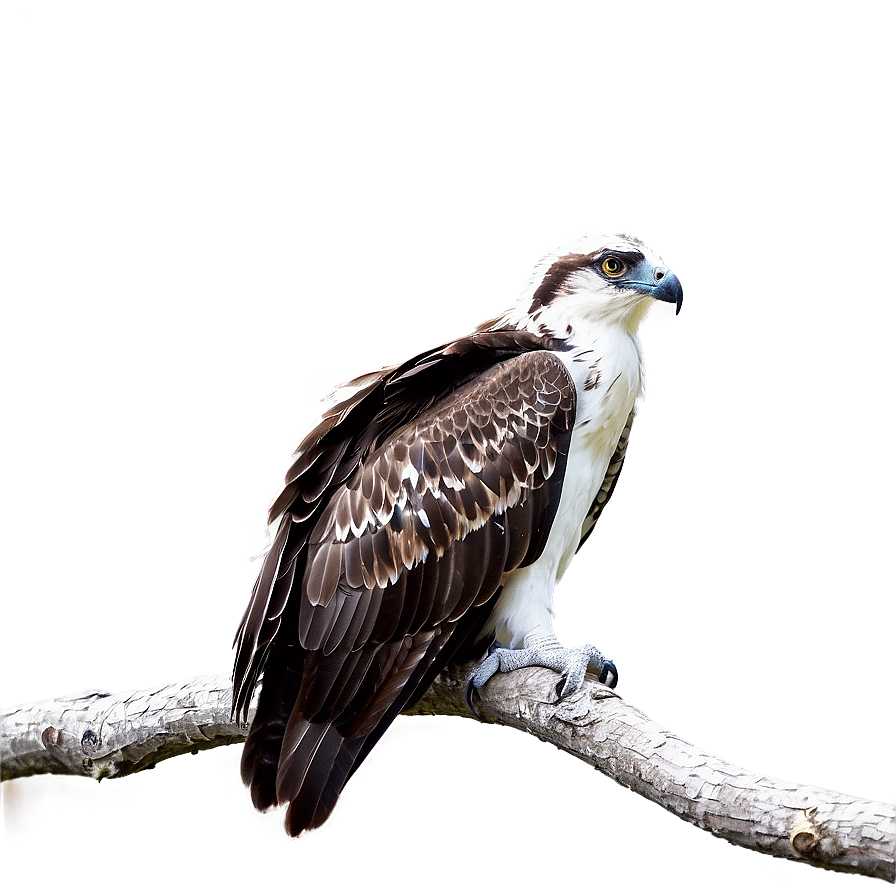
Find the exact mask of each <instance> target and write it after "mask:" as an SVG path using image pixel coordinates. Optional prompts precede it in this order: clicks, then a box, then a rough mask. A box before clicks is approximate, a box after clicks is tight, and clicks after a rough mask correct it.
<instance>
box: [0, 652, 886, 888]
mask: <svg viewBox="0 0 896 896" xmlns="http://www.w3.org/2000/svg"><path fill="white" fill-rule="evenodd" d="M470 671H471V669H470V667H457V668H450V669H449V670H447V671H446V672H445V673H444V674H443V675H441V676H440V677H439V678H438V679H437V681H436V682H435V684H434V685H433V687H432V688H431V689H430V690H429V692H428V693H427V694H426V695H425V696H424V698H423V699H422V700H421V701H420V702H419V703H418V704H417V705H416V706H414V707H413V708H411V709H409V710H408V712H407V714H409V715H421V714H437V715H458V716H466V717H475V716H473V714H472V713H471V712H470V710H469V708H468V707H467V705H466V702H465V700H464V690H465V684H466V679H467V676H468V675H469V673H470ZM557 681H558V676H557V675H556V674H555V673H553V672H551V671H549V670H547V669H539V668H536V669H520V670H518V671H517V672H512V673H507V674H505V675H496V676H495V677H494V678H493V679H492V680H491V681H490V682H489V684H488V685H487V686H486V687H485V688H483V690H482V692H481V693H480V694H479V696H478V698H477V702H476V706H477V710H478V713H479V717H480V718H481V720H482V721H485V722H494V723H497V724H501V725H507V726H510V727H512V728H517V729H518V730H521V731H526V732H528V733H530V734H534V735H535V736H536V737H538V738H540V739H542V740H546V741H548V742H550V743H552V744H554V745H556V746H557V747H559V748H560V749H562V750H565V751H566V752H568V753H571V754H572V755H573V756H576V757H577V758H579V759H581V760H582V761H584V762H587V763H588V764H589V765H592V766H593V767H594V768H596V769H598V770H599V771H601V772H603V773H604V774H606V775H608V776H610V777H611V778H613V780H615V781H617V782H618V783H620V784H622V785H623V786H625V787H628V788H630V789H632V790H634V791H636V792H637V793H639V794H641V795H642V796H645V797H647V798H648V799H650V800H652V801H653V802H655V803H657V804H658V805H660V806H662V807H663V808H664V809H667V810H668V811H670V812H672V813H673V814H675V815H677V816H679V817H680V818H682V819H684V820H686V821H689V822H691V824H694V825H696V826H697V827H700V828H702V829H703V830H707V831H710V832H711V833H713V834H715V835H716V836H718V837H722V838H724V839H726V840H728V841H729V842H731V843H734V844H737V845H738V846H744V847H746V848H749V849H754V850H758V851H759V852H765V853H768V854H770V855H775V856H780V857H783V858H788V859H793V860H796V861H803V862H808V863H810V864H813V865H817V866H820V867H823V868H828V869H832V870H837V871H850V872H855V873H858V874H864V875H868V876H871V877H879V878H882V879H884V880H888V881H894V880H896V806H893V805H889V804H885V803H881V802H875V801H872V800H867V799H861V798H858V797H852V796H847V795H845V794H841V793H837V792H835V791H831V790H825V789H822V788H818V787H812V786H807V785H802V784H793V783H790V782H787V781H780V780H777V779H774V778H769V777H767V776H765V775H759V774H755V773H753V772H750V771H747V770H745V769H742V768H739V767H738V766H736V765H732V764H731V763H729V762H726V761H725V760H723V759H720V758H719V757H717V756H712V755H710V754H709V753H706V752H704V751H703V750H700V749H699V748H697V747H695V746H693V745H692V744H689V743H688V742H687V741H684V740H682V739H681V738H680V737H678V736H677V735H675V734H672V733H671V732H669V731H667V730H665V729H663V728H661V727H660V726H659V725H657V724H656V723H655V722H652V721H651V720H650V719H648V718H647V717H646V716H645V715H644V714H643V713H642V712H641V711H640V710H638V709H636V708H635V707H633V706H631V705H630V704H628V703H626V702H625V701H624V700H622V699H621V698H620V697H619V695H618V694H617V693H616V692H615V691H612V690H610V689H609V688H606V687H604V686H603V685H600V684H598V683H597V682H596V681H593V680H591V679H589V680H587V681H586V683H585V686H584V687H583V688H582V689H581V690H580V691H579V692H578V693H576V694H574V695H572V696H570V697H567V698H566V699H565V700H563V701H561V702H558V701H557V698H556V692H555V687H556V685H557ZM230 698H231V689H230V679H229V677H228V676H226V675H216V676H202V677H199V678H194V679H191V680H190V681H186V682H182V683H180V684H175V685H170V686H167V687H164V688H157V689H152V690H145V691H127V692H123V693H119V694H113V695H110V694H98V693H92V692H91V693H81V694H74V695H70V696H68V697H62V698H59V699H56V700H47V701H42V702H39V703H32V704H24V705H22V706H17V707H14V708H12V709H9V710H4V711H3V714H2V740H0V756H2V778H3V780H9V779H12V778H18V777H24V776H27V775H35V774H71V775H86V776H89V777H93V778H97V779H100V778H105V777H109V778H114V777H121V776H123V775H128V774H132V773H134V772H138V771H141V770H142V769H144V768H150V767H152V766H153V765H155V764H156V763H157V762H161V761H162V760H163V759H168V758H170V757H172V756H177V755H180V754H182V753H188V752H191V753H195V752H197V751H199V750H204V749H210V748H212V747H217V746H222V745H224V744H232V743H238V742H240V741H242V740H244V739H245V734H246V732H245V729H243V728H240V727H239V726H238V725H236V724H234V723H233V722H231V720H230ZM251 712H254V706H253V707H252V710H251ZM250 718H251V713H250Z"/></svg>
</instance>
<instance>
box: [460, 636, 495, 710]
mask: <svg viewBox="0 0 896 896" xmlns="http://www.w3.org/2000/svg"><path fill="white" fill-rule="evenodd" d="M500 649H503V648H501V645H500V644H499V643H498V642H497V641H492V643H491V644H489V646H488V650H487V651H486V654H485V657H484V658H483V660H482V662H481V663H480V664H479V665H478V666H477V667H476V668H475V669H474V670H473V674H472V675H471V676H470V677H469V678H468V679H467V687H466V690H465V692H464V699H465V700H466V703H467V706H468V707H469V708H470V712H472V713H473V715H474V716H476V718H477V719H481V718H482V716H480V715H479V710H478V709H476V707H475V706H473V691H478V690H479V688H481V687H482V686H483V685H484V684H486V683H487V682H488V680H489V679H490V678H491V677H492V676H493V675H494V674H495V672H497V671H498V669H499V668H500V667H501V658H500V654H499V650H500Z"/></svg>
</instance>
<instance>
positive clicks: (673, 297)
mask: <svg viewBox="0 0 896 896" xmlns="http://www.w3.org/2000/svg"><path fill="white" fill-rule="evenodd" d="M656 297H657V298H658V299H659V300H660V301H661V302H669V303H670V304H672V305H674V306H675V314H676V316H677V315H678V314H679V312H680V311H681V306H682V303H683V302H684V290H683V289H682V288H681V283H680V282H679V280H678V277H676V276H675V274H673V273H672V272H671V271H670V272H669V273H668V274H666V276H665V277H663V279H662V282H661V283H660V285H659V287H658V289H657V293H656Z"/></svg>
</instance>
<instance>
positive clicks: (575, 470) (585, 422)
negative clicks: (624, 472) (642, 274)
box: [487, 328, 641, 647]
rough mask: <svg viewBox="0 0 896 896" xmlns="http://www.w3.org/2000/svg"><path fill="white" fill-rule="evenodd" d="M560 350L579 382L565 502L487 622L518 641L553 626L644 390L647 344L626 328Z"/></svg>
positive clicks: (509, 642)
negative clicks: (557, 593)
mask: <svg viewBox="0 0 896 896" xmlns="http://www.w3.org/2000/svg"><path fill="white" fill-rule="evenodd" d="M556 354H557V357H558V358H560V360H561V361H562V362H563V363H564V364H565V365H566V367H567V369H568V370H569V372H570V375H571V376H572V380H573V382H574V383H575V386H576V397H577V403H576V423H575V428H574V430H573V434H572V441H571V443H570V450H569V457H568V459H567V464H566V475H565V477H564V480H563V491H562V493H561V496H560V506H559V508H558V509H557V515H556V517H555V518H554V523H553V526H552V527H551V533H550V535H549V537H548V541H547V544H546V545H545V549H544V552H543V553H542V555H541V557H539V559H538V560H537V561H536V562H535V563H533V564H532V565H531V566H527V567H526V568H525V569H518V570H514V571H513V572H511V573H509V574H508V575H507V576H506V577H505V581H504V588H503V590H502V592H501V596H500V597H499V599H498V602H497V604H496V606H495V609H494V611H493V612H492V616H491V619H490V621H489V624H488V626H487V628H488V629H492V628H494V629H495V630H496V636H497V638H498V640H499V641H500V642H501V643H502V644H504V645H505V646H510V647H520V646H522V641H523V638H524V637H525V636H526V635H527V634H530V633H532V632H538V633H543V634H552V633H553V626H552V624H551V618H552V617H553V612H554V611H553V596H554V587H555V586H556V584H557V582H558V581H559V580H560V578H561V577H562V576H563V574H564V572H566V569H567V567H568V566H569V564H570V562H571V560H572V558H573V555H574V554H575V552H576V548H577V547H578V545H579V541H580V539H581V536H582V523H583V521H584V519H585V516H586V514H587V513H588V511H589V510H590V508H591V503H592V501H593V500H594V497H595V495H596V494H597V491H598V489H599V488H600V486H601V484H602V483H603V480H604V475H605V474H606V472H607V466H608V465H609V462H610V458H611V457H612V456H613V452H614V451H615V450H616V446H617V444H618V443H619V437H620V436H621V435H622V430H623V428H624V427H625V424H626V421H627V420H628V416H629V414H630V413H631V410H632V408H633V407H634V404H635V400H636V399H637V398H638V396H639V395H640V393H641V352H640V346H639V344H638V341H637V338H636V337H632V336H630V335H629V334H627V333H625V332H624V331H623V330H621V329H616V328H612V329H607V330H605V331H604V332H602V333H600V334H599V337H598V338H596V339H595V340H594V342H593V343H592V345H590V346H589V347H588V348H583V349H573V350H572V351H568V352H557V353H556Z"/></svg>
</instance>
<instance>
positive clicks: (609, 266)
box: [600, 255, 625, 277]
mask: <svg viewBox="0 0 896 896" xmlns="http://www.w3.org/2000/svg"><path fill="white" fill-rule="evenodd" d="M600 268H601V270H602V271H603V272H604V273H605V274H606V275H607V276H608V277H621V276H622V275H623V274H624V273H625V262H623V261H620V260H619V259H618V258H616V257H615V256H613V255H611V256H610V257H609V258H605V259H604V260H603V261H602V262H601V266H600Z"/></svg>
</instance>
